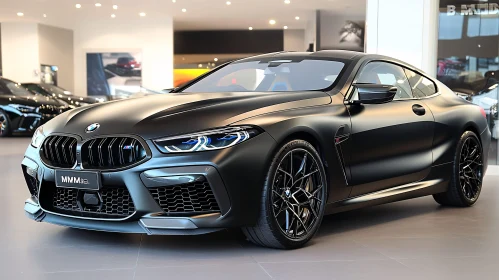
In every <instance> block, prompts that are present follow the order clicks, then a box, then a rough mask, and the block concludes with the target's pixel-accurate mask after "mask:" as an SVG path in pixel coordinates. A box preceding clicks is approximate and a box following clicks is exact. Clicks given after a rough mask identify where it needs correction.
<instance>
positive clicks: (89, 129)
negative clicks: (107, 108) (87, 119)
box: [85, 123, 100, 133]
mask: <svg viewBox="0 0 499 280" xmlns="http://www.w3.org/2000/svg"><path fill="white" fill-rule="evenodd" d="M99 127H100V124H98V123H93V124H91V125H89V126H87V128H86V129H85V132H86V133H91V132H94V131H96V130H97V129H99Z"/></svg>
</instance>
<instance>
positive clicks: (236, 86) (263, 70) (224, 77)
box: [182, 58, 345, 92]
mask: <svg viewBox="0 0 499 280" xmlns="http://www.w3.org/2000/svg"><path fill="white" fill-rule="evenodd" d="M344 66H345V64H344V63H343V62H340V61H333V60H320V59H303V58H300V59H299V60H296V59H295V58H294V59H274V60H269V58H265V60H251V61H248V60H244V61H241V62H233V63H231V64H229V65H227V66H225V67H223V68H221V69H219V70H217V71H215V72H213V73H211V74H209V75H208V76H206V77H205V78H203V79H201V80H199V81H198V82H196V83H195V84H193V85H191V86H189V87H187V88H185V89H183V90H182V92H254V91H257V92H279V91H306V90H321V89H325V88H328V87H330V86H331V85H332V84H333V83H334V82H335V81H336V79H337V78H338V76H339V75H340V73H341V70H342V69H343V67H344Z"/></svg>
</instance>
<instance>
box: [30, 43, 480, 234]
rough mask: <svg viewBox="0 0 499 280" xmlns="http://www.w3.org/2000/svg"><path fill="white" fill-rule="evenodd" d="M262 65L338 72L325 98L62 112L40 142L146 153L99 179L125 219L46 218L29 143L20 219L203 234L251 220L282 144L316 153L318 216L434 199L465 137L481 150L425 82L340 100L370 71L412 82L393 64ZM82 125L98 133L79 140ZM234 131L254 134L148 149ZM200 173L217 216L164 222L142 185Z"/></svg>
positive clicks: (48, 173)
mask: <svg viewBox="0 0 499 280" xmlns="http://www.w3.org/2000/svg"><path fill="white" fill-rule="evenodd" d="M266 56H268V57H272V58H275V59H292V58H296V57H303V56H308V57H317V58H320V59H328V58H334V59H336V60H341V61H344V62H345V68H344V70H343V74H342V75H340V77H339V80H337V82H336V83H335V84H333V86H332V87H331V88H329V89H327V90H324V91H308V92H300V93H297V92H275V93H238V94H228V93H209V94H197V93H171V94H165V95H156V96H150V97H144V98H138V99H133V100H123V101H116V102H109V103H106V104H99V105H91V106H87V107H82V108H77V109H74V110H72V111H70V112H66V113H64V114H62V115H60V116H59V117H57V118H56V119H54V120H53V121H51V122H49V123H47V124H46V125H45V126H44V133H45V135H46V136H50V135H70V136H73V137H76V138H77V139H78V149H81V147H82V146H85V145H86V144H85V143H87V142H88V141H91V140H92V139H95V138H96V137H110V136H123V135H126V136H130V137H134V138H135V139H137V140H138V141H140V143H142V145H143V146H144V148H145V153H146V155H145V157H144V159H143V160H142V161H140V162H139V163H138V164H135V165H133V166H130V167H128V168H125V169H117V170H99V172H100V174H101V175H100V176H101V178H102V185H103V186H125V187H126V188H127V189H128V191H129V192H130V196H131V197H132V199H133V203H134V205H135V211H134V212H133V214H132V215H130V216H128V217H125V218H123V219H118V220H112V219H101V218H88V217H78V216H74V215H63V214H60V213H56V212H54V211H51V210H48V209H47V207H50V205H47V204H45V205H44V202H43V198H44V188H47V187H46V186H47V185H52V186H53V185H54V182H55V178H54V169H55V168H52V167H50V166H49V165H47V164H46V163H44V160H43V155H42V153H41V151H40V149H39V148H34V147H32V146H30V147H28V149H27V151H26V155H25V160H24V162H23V169H24V170H25V174H26V177H27V179H30V177H34V178H36V179H38V181H37V182H36V186H37V187H39V190H37V191H35V192H34V191H33V190H32V191H31V193H32V195H33V196H32V197H31V198H30V199H28V200H27V201H26V204H25V205H26V206H25V210H26V212H27V213H28V216H29V217H31V218H32V219H35V220H37V221H44V222H49V223H54V224H60V225H65V226H71V227H76V228H86V229H93V230H103V231H120V232H140V233H148V234H197V233H205V232H210V231H216V230H220V229H223V228H230V227H240V226H248V225H253V224H255V223H256V221H257V218H258V215H259V210H260V205H261V204H260V198H261V192H262V185H263V182H264V180H265V174H266V172H267V171H268V169H269V164H270V162H271V160H272V158H273V155H274V154H275V153H276V151H277V150H278V149H279V147H280V146H281V145H282V144H283V143H285V142H286V141H287V140H289V139H303V140H306V141H308V142H310V143H311V144H312V145H313V146H314V147H315V148H316V149H317V150H318V151H319V153H320V155H321V157H322V161H323V164H324V167H325V170H326V174H327V178H326V179H327V183H328V189H327V194H328V197H327V206H326V213H334V212H339V211H345V210H350V209H354V208H359V207H364V206H369V205H376V204H381V203H387V202H392V201H397V200H402V199H409V198H414V197H419V196H424V195H431V194H435V193H441V192H445V191H446V189H447V187H448V185H449V181H450V174H452V168H453V167H452V166H453V162H454V151H455V147H456V145H457V141H458V140H459V137H460V136H461V135H462V133H463V132H464V131H466V130H470V131H473V132H475V133H476V135H478V136H479V138H480V141H481V145H482V147H483V150H485V151H487V150H488V147H489V142H490V131H489V130H488V127H487V122H486V119H485V118H484V116H482V114H481V112H480V109H479V108H478V107H477V106H475V105H473V104H470V103H469V102H467V101H465V100H463V99H461V98H459V97H457V96H456V95H455V94H454V93H453V92H452V91H450V90H449V89H448V88H447V87H445V86H444V85H443V84H441V83H439V82H438V81H437V80H435V79H431V80H432V81H434V82H435V84H436V85H437V86H438V92H437V93H436V94H435V95H433V96H430V97H426V98H413V99H408V100H396V101H392V102H388V103H385V104H372V105H356V104H351V103H349V102H348V100H349V98H350V91H351V86H352V82H353V81H354V80H355V77H356V75H357V74H358V72H359V70H360V69H361V68H362V67H364V66H365V65H366V64H367V63H369V62H372V61H386V62H390V63H394V64H397V65H400V66H403V67H406V68H407V69H411V70H412V71H415V72H417V73H421V71H420V70H418V69H415V68H414V67H412V66H410V65H407V64H405V63H403V62H401V61H398V60H395V59H392V58H388V57H384V56H378V55H368V54H362V53H356V52H347V51H320V52H315V53H275V54H269V55H266ZM215 71H216V69H215ZM200 79H203V77H200ZM193 82H196V80H195V81H193ZM187 86H188V85H187ZM181 90H182V88H180V89H177V91H181ZM414 105H419V106H421V107H424V109H425V110H426V114H425V115H424V116H419V115H416V114H415V111H413V106H414ZM93 123H99V124H100V127H99V128H98V129H97V130H95V131H94V132H92V133H86V132H85V130H86V129H87V127H88V126H89V125H90V124H93ZM242 125H251V126H254V127H257V128H259V129H260V130H261V133H260V134H259V135H258V136H256V137H254V138H251V139H249V140H247V141H245V142H243V143H240V144H238V145H235V146H232V147H229V148H226V149H223V150H216V151H203V152H195V153H183V154H174V155H172V154H163V153H161V152H160V150H159V149H158V148H157V146H156V145H155V144H154V142H153V140H154V139H158V138H161V137H168V136H175V135H182V134H187V133H192V132H197V131H203V130H207V129H213V128H220V127H226V126H242ZM78 151H79V150H78ZM82 164H83V163H82V162H81V159H79V160H78V163H77V164H76V165H75V166H74V168H75V169H76V170H78V169H80V168H81V167H82ZM486 165H487V158H486V156H485V158H484V166H485V167H486ZM72 168H73V167H72ZM26 169H28V171H26ZM68 170H72V169H71V168H68ZM87 170H88V169H87ZM30 174H31V175H30ZM199 176H202V177H205V178H206V180H207V181H208V183H209V185H210V186H211V189H212V190H213V193H214V195H215V197H216V201H217V202H218V204H219V208H220V209H219V211H214V212H210V213H194V214H189V213H178V214H175V213H170V212H166V211H165V209H163V208H162V207H160V206H159V204H158V203H157V201H155V200H154V199H153V197H152V195H151V192H150V190H151V188H154V187H157V186H158V185H171V186H174V185H179V184H182V183H185V182H187V181H186V180H187V179H188V178H191V179H192V178H194V180H195V178H198V177H199ZM186 178H187V179H186ZM189 182H192V180H191V181H189ZM38 191H39V193H38ZM39 198H40V199H39Z"/></svg>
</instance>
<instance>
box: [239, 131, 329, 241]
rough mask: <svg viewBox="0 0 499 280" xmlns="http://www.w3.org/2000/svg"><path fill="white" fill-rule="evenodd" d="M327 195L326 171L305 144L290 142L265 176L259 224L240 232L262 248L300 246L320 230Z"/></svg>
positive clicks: (313, 151)
mask: <svg viewBox="0 0 499 280" xmlns="http://www.w3.org/2000/svg"><path fill="white" fill-rule="evenodd" d="M326 194H327V186H326V176H325V170H324V166H323V164H322V162H321V159H320V157H319V154H318V153H317V151H316V150H315V149H314V147H313V146H312V145H311V144H310V143H308V142H306V141H303V140H293V141H290V142H288V143H287V144H285V145H284V146H283V147H282V148H281V150H280V151H279V152H278V153H277V155H276V156H275V158H274V160H273V162H272V164H271V168H270V170H269V173H268V174H267V180H266V184H265V187H264V190H263V196H262V206H261V208H262V209H261V214H260V217H259V221H258V224H257V225H256V226H255V227H251V228H244V229H243V232H244V233H245V234H246V236H247V237H248V239H249V240H250V241H252V242H253V243H256V244H258V245H261V246H266V247H272V248H281V249H292V248H297V247H300V246H303V245H304V244H305V243H306V242H308V241H309V240H310V239H311V238H312V237H313V236H314V234H315V233H316V232H317V230H318V228H319V225H320V223H321V221H322V217H323V215H324V206H325V203H326V199H327V196H326Z"/></svg>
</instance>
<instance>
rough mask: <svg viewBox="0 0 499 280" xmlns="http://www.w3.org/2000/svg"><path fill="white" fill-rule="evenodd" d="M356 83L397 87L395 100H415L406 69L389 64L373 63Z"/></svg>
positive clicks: (366, 67)
mask: <svg viewBox="0 0 499 280" xmlns="http://www.w3.org/2000/svg"><path fill="white" fill-rule="evenodd" d="M356 83H362V84H381V85H392V86H395V87H397V89H398V90H397V94H395V97H394V99H407V98H413V97H414V96H413V95H412V90H411V86H410V84H409V81H408V80H407V77H406V75H405V73H404V69H403V68H402V67H400V66H397V65H395V64H391V63H388V62H371V63H369V64H367V65H366V66H365V67H364V69H362V71H361V72H360V75H359V77H358V78H357V81H356Z"/></svg>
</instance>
